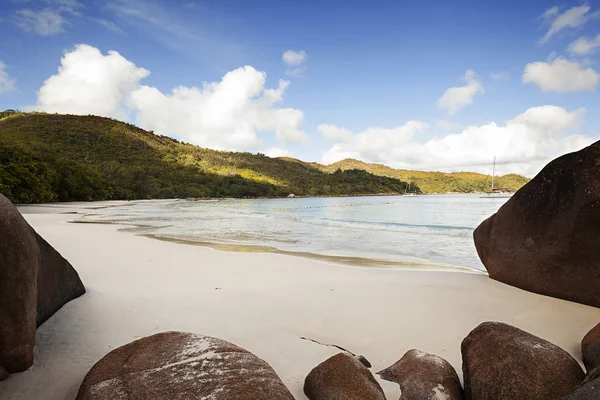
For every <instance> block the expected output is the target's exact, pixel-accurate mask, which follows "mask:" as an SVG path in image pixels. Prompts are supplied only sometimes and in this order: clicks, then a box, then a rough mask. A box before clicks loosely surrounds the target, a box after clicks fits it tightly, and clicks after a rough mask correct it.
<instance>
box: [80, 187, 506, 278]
mask: <svg viewBox="0 0 600 400" xmlns="http://www.w3.org/2000/svg"><path fill="white" fill-rule="evenodd" d="M505 201H506V199H498V198H497V199H489V198H481V197H480V196H479V195H439V196H435V195H430V196H417V197H403V196H389V197H388V196H385V197H336V198H292V199H252V200H245V199H244V200H241V199H240V200H237V199H227V200H209V201H186V200H169V201H148V202H140V203H136V202H132V204H131V205H126V206H120V207H111V208H105V209H99V210H94V212H93V214H91V215H87V216H86V217H85V219H84V221H88V222H115V223H121V224H131V225H133V226H136V227H139V228H138V231H139V232H141V233H144V234H149V235H152V236H155V237H158V238H164V239H174V240H181V241H187V242H190V243H197V244H204V245H211V244H215V245H219V246H220V247H218V248H222V249H228V250H242V251H244V250H245V251H252V250H253V249H254V251H256V250H263V251H264V250H266V251H281V252H291V253H294V254H297V255H305V256H311V257H318V256H323V257H325V258H327V259H329V260H333V261H335V260H336V259H338V258H339V260H344V261H345V263H347V264H348V263H349V264H353V263H355V264H357V265H376V266H385V265H387V266H392V267H393V266H395V265H397V266H407V265H411V266H415V267H428V266H429V267H432V266H433V267H434V266H435V265H438V264H446V265H452V266H461V267H469V268H475V269H478V270H484V268H483V265H482V264H481V262H480V260H479V258H478V256H477V252H476V250H475V246H474V244H473V239H472V235H473V230H474V229H475V228H476V227H477V225H479V223H480V222H481V221H483V220H484V219H486V218H487V217H489V216H490V215H492V214H493V213H495V212H496V211H497V210H498V208H499V207H500V206H501V205H502V204H504V202H505Z"/></svg>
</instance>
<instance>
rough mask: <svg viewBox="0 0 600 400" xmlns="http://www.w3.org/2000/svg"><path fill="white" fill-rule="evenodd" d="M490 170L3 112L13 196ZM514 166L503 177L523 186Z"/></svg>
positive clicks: (394, 187)
mask: <svg viewBox="0 0 600 400" xmlns="http://www.w3.org/2000/svg"><path fill="white" fill-rule="evenodd" d="M487 179H488V178H487V177H486V176H485V175H480V174H473V173H455V174H444V173H440V172H421V171H404V170H395V169H392V168H389V167H386V166H383V165H377V164H367V163H363V162H360V161H356V160H344V161H341V162H339V163H336V164H333V165H330V166H324V165H320V164H316V163H306V162H302V161H299V160H295V159H290V158H270V157H267V156H265V155H262V154H252V153H242V152H222V151H216V150H210V149H205V148H200V147H197V146H193V145H190V144H185V143H181V142H178V141H177V140H174V139H171V138H169V137H166V136H160V135H155V134H153V133H152V132H148V131H145V130H143V129H140V128H137V127H135V126H133V125H131V124H127V123H124V122H120V121H116V120H112V119H109V118H103V117H96V116H74V115H60V114H44V113H22V112H16V111H12V110H8V111H5V112H0V192H1V193H3V194H4V195H5V196H7V197H8V198H9V199H10V200H12V201H13V202H19V203H36V202H48V201H73V200H105V199H150V198H184V197H259V196H261V197H262V196H264V197H275V196H287V195H288V194H290V193H294V194H296V195H305V196H319V195H334V196H335V195H359V194H363V195H364V194H379V193H404V192H405V190H406V186H407V182H408V181H411V182H412V183H411V188H412V189H415V190H417V191H420V192H422V193H445V192H463V193H468V192H479V191H482V190H484V189H485V185H486V180H487ZM526 182H527V179H526V178H523V177H520V176H517V175H507V176H505V177H502V178H499V181H498V186H505V187H510V188H513V189H518V188H519V187H521V186H522V185H523V184H524V183H526Z"/></svg>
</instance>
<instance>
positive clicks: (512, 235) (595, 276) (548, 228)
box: [473, 142, 600, 307]
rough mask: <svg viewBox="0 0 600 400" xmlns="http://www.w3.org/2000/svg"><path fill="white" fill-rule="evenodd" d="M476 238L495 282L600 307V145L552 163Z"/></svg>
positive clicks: (483, 226) (479, 230)
mask: <svg viewBox="0 0 600 400" xmlns="http://www.w3.org/2000/svg"><path fill="white" fill-rule="evenodd" d="M473 237H474V240H475V247H476V248H477V253H478V254H479V257H480V258H481V261H482V262H483V265H485V267H486V268H487V270H488V272H489V275H490V278H492V279H495V280H498V281H500V282H504V283H507V284H509V285H512V286H516V287H518V288H521V289H525V290H528V291H531V292H535V293H540V294H545V295H548V296H553V297H558V298H561V299H565V300H570V301H575V302H579V303H583V304H587V305H592V306H595V307H600V142H596V143H594V144H592V145H591V146H589V147H586V148H585V149H583V150H581V151H578V152H575V153H570V154H566V155H564V156H562V157H559V158H557V159H556V160H554V161H552V162H550V163H549V164H548V165H546V167H545V168H544V169H543V170H542V171H541V172H540V173H539V174H538V175H537V176H536V177H535V178H533V179H532V180H531V181H530V182H529V183H527V184H526V185H525V186H524V187H523V188H521V189H520V190H519V191H518V192H517V193H515V194H514V195H513V196H512V198H511V199H510V200H508V201H507V202H506V203H505V204H504V205H503V206H502V207H500V209H499V210H498V212H497V213H496V214H494V215H492V216H491V217H490V218H488V219H486V220H485V221H483V222H482V223H481V225H479V226H478V227H477V229H476V230H475V232H474V235H473Z"/></svg>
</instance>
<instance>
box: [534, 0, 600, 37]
mask: <svg viewBox="0 0 600 400" xmlns="http://www.w3.org/2000/svg"><path fill="white" fill-rule="evenodd" d="M591 9H592V8H591V7H590V6H589V5H588V4H582V5H580V6H575V7H572V8H569V9H568V10H566V11H565V12H563V13H560V9H559V8H558V7H557V6H554V7H552V8H550V9H548V10H546V11H545V12H544V13H543V14H542V18H544V20H545V22H546V24H548V25H550V27H549V28H548V31H547V32H546V34H545V35H544V37H542V38H541V39H540V43H546V42H547V41H548V40H550V38H551V37H553V36H554V35H556V34H557V33H559V32H561V31H563V30H565V29H574V28H579V27H581V26H583V25H585V23H586V22H588V21H589V20H590V19H593V18H598V17H599V16H600V13H599V12H598V11H596V12H590V11H591Z"/></svg>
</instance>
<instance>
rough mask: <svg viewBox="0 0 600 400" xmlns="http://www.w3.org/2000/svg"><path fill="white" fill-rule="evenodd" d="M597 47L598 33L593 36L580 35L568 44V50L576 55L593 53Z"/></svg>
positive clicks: (598, 41) (599, 44)
mask: <svg viewBox="0 0 600 400" xmlns="http://www.w3.org/2000/svg"><path fill="white" fill-rule="evenodd" d="M597 49H600V35H598V36H596V37H595V38H594V37H593V38H589V37H586V36H583V37H580V38H579V39H577V40H576V41H574V42H573V43H571V44H570V45H569V48H568V50H569V52H570V53H571V54H575V55H578V56H583V55H586V54H590V53H593V52H594V51H596V50H597Z"/></svg>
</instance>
